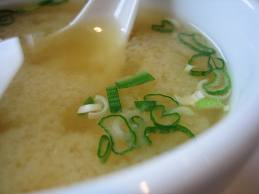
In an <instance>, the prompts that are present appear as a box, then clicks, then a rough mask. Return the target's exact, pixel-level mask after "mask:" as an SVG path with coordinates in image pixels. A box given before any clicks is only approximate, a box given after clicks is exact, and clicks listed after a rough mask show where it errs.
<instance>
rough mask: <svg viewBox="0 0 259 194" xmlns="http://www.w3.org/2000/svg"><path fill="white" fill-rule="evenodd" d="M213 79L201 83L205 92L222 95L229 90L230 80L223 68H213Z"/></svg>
mask: <svg viewBox="0 0 259 194" xmlns="http://www.w3.org/2000/svg"><path fill="white" fill-rule="evenodd" d="M212 75H213V79H212V80H211V81H210V82H207V83H204V84H203V85H202V87H203V89H204V90H205V92H206V93H207V94H210V95H223V94H226V93H228V92H229V91H230V89H231V80H230V77H229V75H228V73H227V72H226V71H224V70H219V69H214V70H213V72H212Z"/></svg>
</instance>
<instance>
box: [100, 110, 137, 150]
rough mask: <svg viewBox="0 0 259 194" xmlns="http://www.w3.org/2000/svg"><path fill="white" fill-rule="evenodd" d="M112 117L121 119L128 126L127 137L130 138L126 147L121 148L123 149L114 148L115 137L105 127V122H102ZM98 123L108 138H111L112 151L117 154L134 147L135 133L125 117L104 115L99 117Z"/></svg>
mask: <svg viewBox="0 0 259 194" xmlns="http://www.w3.org/2000/svg"><path fill="white" fill-rule="evenodd" d="M112 118H119V119H121V120H122V121H123V122H124V123H125V125H126V126H127V128H128V133H129V134H128V137H129V138H130V142H129V144H128V147H127V148H125V149H123V150H117V149H116V143H115V142H116V141H115V140H116V138H115V137H113V134H112V132H111V131H110V130H111V129H110V128H108V127H106V126H105V124H104V122H105V120H108V119H112ZM98 125H99V126H100V127H102V128H103V129H104V131H105V132H106V133H107V134H108V135H109V136H110V139H111V142H112V151H113V153H115V154H118V155H124V154H126V153H128V152H129V151H131V150H133V149H134V148H135V146H136V140H137V138H136V134H135V132H134V130H133V129H132V128H131V126H130V125H129V123H128V121H127V119H126V118H125V117H124V116H122V115H108V116H106V117H103V118H101V120H100V121H99V122H98Z"/></svg>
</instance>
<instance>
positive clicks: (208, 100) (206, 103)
mask: <svg viewBox="0 0 259 194" xmlns="http://www.w3.org/2000/svg"><path fill="white" fill-rule="evenodd" d="M195 106H196V107H197V108H198V109H221V108H224V103H223V102H222V101H221V100H220V99H219V98H212V97H205V98H202V99H200V100H199V101H197V102H196V104H195Z"/></svg>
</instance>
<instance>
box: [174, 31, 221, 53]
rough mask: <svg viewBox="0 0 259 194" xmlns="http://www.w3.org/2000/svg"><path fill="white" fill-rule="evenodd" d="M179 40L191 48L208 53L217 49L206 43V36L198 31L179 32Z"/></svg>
mask: <svg viewBox="0 0 259 194" xmlns="http://www.w3.org/2000/svg"><path fill="white" fill-rule="evenodd" d="M178 39H179V41H180V42H181V43H182V44H184V45H185V46H187V47H189V48H190V49H192V50H194V51H196V52H198V53H203V54H206V55H211V54H214V53H215V52H216V51H215V50H214V49H213V48H210V47H208V46H207V45H206V41H205V40H204V38H203V37H202V36H201V35H199V34H197V33H185V32H182V33H179V34H178Z"/></svg>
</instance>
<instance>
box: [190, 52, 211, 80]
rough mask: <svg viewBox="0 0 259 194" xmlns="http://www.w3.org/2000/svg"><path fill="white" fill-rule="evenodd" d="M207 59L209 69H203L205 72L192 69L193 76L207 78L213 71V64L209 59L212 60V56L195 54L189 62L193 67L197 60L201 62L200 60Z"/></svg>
mask: <svg viewBox="0 0 259 194" xmlns="http://www.w3.org/2000/svg"><path fill="white" fill-rule="evenodd" d="M204 57H205V58H207V67H206V69H203V70H197V69H195V68H192V69H191V70H190V74H191V75H192V76H207V75H208V74H210V73H211V71H212V70H213V69H212V66H211V64H210V63H209V59H210V56H208V55H206V54H204V53H199V54H195V55H193V56H192V57H191V58H190V59H189V61H188V64H190V65H192V66H193V63H194V62H195V60H199V59H200V58H204Z"/></svg>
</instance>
